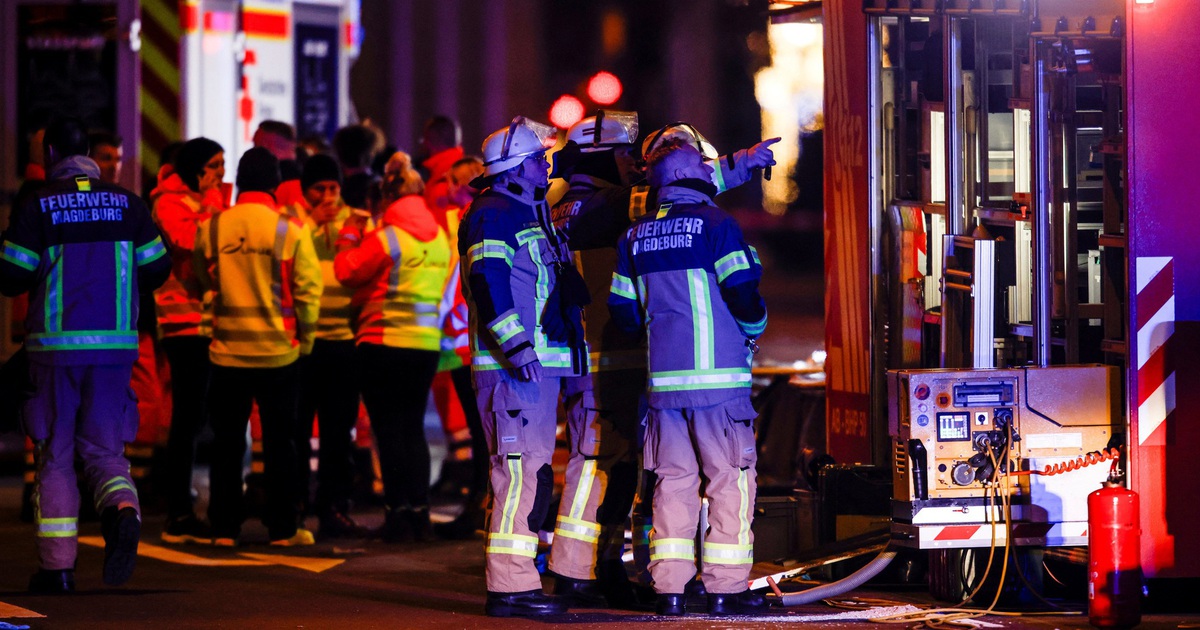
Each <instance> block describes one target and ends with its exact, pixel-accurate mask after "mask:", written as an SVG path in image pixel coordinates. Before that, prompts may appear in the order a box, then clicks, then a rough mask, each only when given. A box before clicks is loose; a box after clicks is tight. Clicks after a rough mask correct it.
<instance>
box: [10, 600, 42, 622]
mask: <svg viewBox="0 0 1200 630" xmlns="http://www.w3.org/2000/svg"><path fill="white" fill-rule="evenodd" d="M45 616H46V615H43V614H41V613H37V612H34V611H32V610H29V609H28V608H21V607H20V606H13V605H12V604H6V603H4V602H0V619H16V618H34V617H45Z"/></svg>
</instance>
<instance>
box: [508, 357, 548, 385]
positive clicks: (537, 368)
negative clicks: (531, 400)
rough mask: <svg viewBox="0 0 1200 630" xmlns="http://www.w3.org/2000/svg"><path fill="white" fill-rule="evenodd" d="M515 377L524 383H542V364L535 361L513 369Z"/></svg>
mask: <svg viewBox="0 0 1200 630" xmlns="http://www.w3.org/2000/svg"><path fill="white" fill-rule="evenodd" d="M512 373H513V376H514V377H516V379H517V380H518V381H521V382H523V383H540V382H541V380H542V362H541V361H538V360H537V359H534V360H532V361H530V362H529V363H526V364H525V365H521V366H518V367H515V368H513V369H512Z"/></svg>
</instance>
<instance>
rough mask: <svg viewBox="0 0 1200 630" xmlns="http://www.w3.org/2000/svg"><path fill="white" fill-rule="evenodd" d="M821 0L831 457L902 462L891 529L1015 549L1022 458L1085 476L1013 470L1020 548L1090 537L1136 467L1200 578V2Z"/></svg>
mask: <svg viewBox="0 0 1200 630" xmlns="http://www.w3.org/2000/svg"><path fill="white" fill-rule="evenodd" d="M822 14H823V19H824V26H825V46H826V48H825V50H826V54H825V76H826V92H825V121H826V128H825V166H826V173H825V199H826V208H825V244H826V248H825V256H826V265H825V266H826V286H827V290H826V350H827V352H828V357H829V358H828V362H827V367H826V371H827V377H828V381H827V383H828V385H827V387H828V414H827V424H828V448H829V451H830V453H831V454H833V455H834V457H836V458H837V459H838V460H840V461H845V462H854V461H858V462H865V463H875V464H879V465H883V466H888V467H891V468H892V469H893V479H894V488H895V489H894V494H893V501H892V514H891V517H892V519H893V524H892V542H893V543H894V544H899V545H903V546H909V547H914V548H919V549H931V550H934V552H935V553H938V551H939V550H956V549H967V548H972V547H985V546H987V545H989V544H991V542H990V538H991V532H990V531H989V530H990V529H992V528H989V527H988V526H987V523H988V522H994V521H995V520H996V518H997V516H998V515H997V514H996V509H997V507H996V505H997V504H996V502H994V501H993V502H991V503H989V501H988V499H987V492H988V486H989V484H988V479H989V478H991V475H992V474H994V469H995V467H997V466H999V467H1003V468H1005V469H1006V470H1008V471H1010V472H1015V471H1025V472H1027V473H1028V472H1029V471H1030V470H1031V469H1037V470H1043V469H1045V467H1050V469H1053V470H1062V471H1063V472H1062V474H1060V475H1032V474H1030V475H1026V476H1023V477H1020V478H1019V479H1020V481H1016V482H1014V483H1013V487H1012V488H1011V490H1010V495H1009V498H1010V499H1011V508H1012V509H1013V513H1012V516H1011V520H1012V521H1014V528H1013V529H1012V530H1009V531H1011V536H1012V537H1013V539H1014V540H1013V541H1012V542H1013V543H1015V544H1017V545H1030V546H1049V547H1055V546H1060V545H1083V544H1086V543H1087V540H1088V531H1087V514H1086V504H1085V503H1084V497H1086V495H1087V494H1088V493H1089V492H1091V491H1092V490H1095V489H1096V488H1098V487H1099V485H1098V482H1100V481H1103V480H1104V478H1105V477H1106V475H1107V473H1108V471H1109V470H1110V467H1111V466H1112V464H1113V461H1112V460H1111V458H1112V457H1116V458H1117V462H1116V463H1117V465H1118V466H1119V467H1120V468H1121V469H1123V470H1124V472H1125V478H1126V484H1127V485H1128V487H1129V488H1131V489H1132V490H1134V491H1136V492H1137V493H1139V494H1140V496H1141V513H1140V521H1141V529H1142V536H1141V541H1142V542H1141V557H1142V564H1143V569H1144V570H1145V574H1146V575H1147V577H1149V578H1151V585H1152V588H1151V592H1152V593H1153V585H1154V584H1155V583H1156V581H1157V580H1160V579H1163V578H1190V579H1194V578H1197V577H1200V529H1197V528H1196V527H1194V526H1193V525H1191V523H1192V519H1193V518H1195V517H1197V516H1198V515H1200V513H1198V511H1197V507H1196V502H1195V500H1194V497H1195V496H1197V494H1198V492H1200V474H1197V473H1200V458H1197V457H1196V456H1195V455H1194V452H1193V449H1194V446H1193V445H1194V444H1196V443H1197V438H1198V437H1200V436H1198V435H1197V434H1198V432H1200V424H1198V423H1197V422H1196V421H1195V415H1196V413H1195V411H1193V410H1194V409H1195V408H1196V405H1192V404H1191V403H1189V402H1188V401H1189V400H1190V396H1191V394H1190V393H1189V392H1200V387H1197V385H1198V384H1200V383H1198V382H1197V381H1200V362H1198V361H1194V360H1192V359H1193V358H1196V354H1197V349H1198V348H1200V343H1197V333H1198V332H1200V326H1198V325H1197V320H1200V292H1197V291H1196V290H1195V287H1196V284H1195V282H1196V278H1197V277H1200V253H1197V251H1198V250H1197V248H1196V247H1195V245H1194V243H1196V242H1197V232H1198V231H1200V227H1198V222H1197V221H1196V220H1195V218H1194V217H1192V216H1190V215H1191V214H1192V212H1191V211H1190V208H1191V207H1192V206H1193V205H1194V201H1193V197H1194V184H1193V178H1194V177H1195V174H1194V172H1193V171H1194V170H1195V167H1196V164H1197V161H1196V159H1195V155H1196V150H1197V149H1196V147H1197V141H1200V118H1197V117H1196V116H1195V114H1194V112H1193V111H1192V107H1190V104H1192V103H1195V102H1196V97H1197V96H1198V95H1200V94H1198V93H1200V88H1198V87H1197V86H1196V82H1195V81H1193V80H1191V79H1190V78H1189V74H1188V73H1189V72H1190V70H1191V69H1193V68H1195V65H1196V64H1195V62H1194V59H1193V56H1194V52H1193V51H1194V49H1195V46H1194V34H1195V33H1196V32H1197V31H1198V29H1200V11H1197V10H1196V8H1195V6H1194V3H1191V2H1187V1H1186V0H825V1H824V3H823V9H822ZM1189 287H1191V288H1189ZM1193 402H1195V401H1193ZM1113 449H1115V451H1114V450H1113ZM1113 453H1119V455H1112V454H1113ZM1173 581H1174V580H1173ZM1175 583H1176V584H1178V583H1179V581H1175Z"/></svg>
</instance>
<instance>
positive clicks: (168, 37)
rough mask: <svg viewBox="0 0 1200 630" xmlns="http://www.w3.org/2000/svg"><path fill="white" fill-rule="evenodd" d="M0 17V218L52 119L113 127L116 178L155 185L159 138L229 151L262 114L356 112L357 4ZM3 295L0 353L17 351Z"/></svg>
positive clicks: (46, 9)
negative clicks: (202, 141) (119, 160)
mask: <svg viewBox="0 0 1200 630" xmlns="http://www.w3.org/2000/svg"><path fill="white" fill-rule="evenodd" d="M0 13H2V15H0V42H2V43H0V66H2V67H3V69H4V72H3V77H4V85H3V90H4V94H5V96H6V97H5V98H4V99H0V121H3V123H2V124H0V208H3V209H4V213H5V215H6V214H7V207H8V205H9V204H11V200H12V196H13V194H14V193H15V191H16V190H17V188H18V186H19V184H20V183H21V181H22V179H23V178H24V177H25V174H26V173H25V167H26V164H27V163H28V162H29V159H30V157H31V153H30V138H31V137H32V136H33V134H34V132H35V131H36V130H37V129H38V128H39V127H40V126H41V125H44V124H45V122H46V121H47V120H48V119H50V118H51V117H52V116H54V115H64V114H65V115H73V116H78V117H79V118H81V119H82V120H84V121H85V122H86V123H87V124H88V126H89V127H91V128H93V129H102V130H106V131H112V132H115V133H117V134H119V135H120V136H121V137H122V139H123V141H124V142H123V151H124V162H125V165H126V166H125V168H124V169H123V172H122V183H123V184H124V185H126V186H127V187H129V188H130V189H132V190H135V191H141V190H143V186H144V185H147V184H149V183H152V182H153V181H154V178H155V176H156V174H157V170H158V167H159V154H160V152H161V151H162V149H163V148H164V147H165V146H166V145H167V144H168V143H170V142H173V141H177V140H186V139H188V138H194V137H197V136H206V137H208V138H211V139H213V140H216V141H217V142H218V143H220V144H221V146H222V147H224V148H225V154H226V156H227V158H228V159H234V158H236V156H238V155H241V154H242V153H243V152H244V151H245V150H246V149H248V148H249V147H250V146H251V137H252V135H253V133H254V130H255V129H256V128H257V126H258V124H259V122H261V121H263V120H280V121H284V122H287V123H290V124H292V125H294V126H295V128H296V130H297V135H298V136H299V137H301V138H303V137H306V136H320V137H323V138H325V139H329V138H330V137H331V136H332V135H333V132H334V131H335V130H336V129H337V128H338V127H339V126H342V125H344V124H347V123H348V122H350V121H351V120H352V119H353V117H354V113H353V110H352V106H351V103H350V96H349V93H350V90H349V76H350V75H349V73H350V66H351V64H352V63H353V62H354V60H355V59H356V58H357V56H358V52H359V45H360V42H361V36H360V26H359V3H358V0H187V1H178V0H111V1H97V2H68V1H66V0H62V1H57V0H0ZM35 152H36V148H35ZM226 177H227V178H228V179H230V180H232V178H233V169H232V168H231V169H229V170H228V171H227V173H226ZM3 304H4V308H5V309H6V312H5V316H4V317H2V318H0V355H2V356H5V357H7V356H8V355H10V354H11V353H12V352H13V351H15V347H14V346H13V341H12V338H11V337H12V336H11V334H10V333H9V327H10V326H11V317H9V316H8V313H7V308H8V301H7V300H5V301H3Z"/></svg>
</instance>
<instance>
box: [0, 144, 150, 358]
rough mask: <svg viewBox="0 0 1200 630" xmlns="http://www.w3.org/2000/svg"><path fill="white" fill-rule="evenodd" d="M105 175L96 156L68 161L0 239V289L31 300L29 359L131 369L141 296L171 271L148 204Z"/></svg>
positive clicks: (24, 200) (26, 199) (18, 210)
mask: <svg viewBox="0 0 1200 630" xmlns="http://www.w3.org/2000/svg"><path fill="white" fill-rule="evenodd" d="M76 165H80V166H79V167H78V168H76ZM89 175H91V177H89ZM98 175H99V169H98V168H97V167H96V166H95V163H94V162H92V161H91V160H90V159H88V158H84V157H82V156H75V157H72V158H67V160H64V161H63V162H61V163H60V164H59V165H58V166H56V167H55V168H54V169H53V170H52V172H51V177H52V179H51V180H50V181H47V182H46V183H45V184H44V185H41V186H39V187H38V188H37V190H36V191H34V192H32V193H30V194H27V195H24V196H22V197H21V198H20V203H19V204H18V205H17V206H16V207H15V208H13V212H12V215H11V216H10V221H9V228H8V230H7V231H6V232H5V233H4V241H3V242H2V243H0V290H2V291H3V293H4V294H5V295H9V296H13V295H17V294H19V293H24V292H26V291H28V292H29V294H30V297H29V310H28V312H27V313H26V318H25V326H26V330H27V335H26V337H25V348H26V349H27V350H28V351H29V358H30V361H35V362H38V363H48V364H54V365H85V364H86V365H105V364H107V365H114V364H115V365H120V364H132V363H133V362H134V361H135V360H137V355H138V344H137V319H138V302H139V300H138V294H139V292H140V291H148V290H151V289H153V288H156V287H157V286H158V285H160V284H161V283H162V282H163V280H164V279H165V278H166V276H167V274H168V273H169V270H170V259H169V258H168V256H167V252H166V247H165V245H164V243H163V241H162V238H161V236H160V234H159V231H158V228H156V227H155V225H154V222H153V221H152V220H151V218H150V212H149V211H148V210H147V209H146V206H145V204H143V203H142V200H141V199H140V198H139V197H138V196H137V195H134V194H133V193H131V192H129V191H128V190H125V189H124V188H121V187H120V186H115V185H112V184H106V183H103V182H101V181H99V180H98V179H96V176H98Z"/></svg>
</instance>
